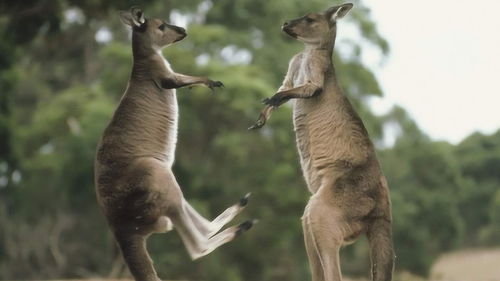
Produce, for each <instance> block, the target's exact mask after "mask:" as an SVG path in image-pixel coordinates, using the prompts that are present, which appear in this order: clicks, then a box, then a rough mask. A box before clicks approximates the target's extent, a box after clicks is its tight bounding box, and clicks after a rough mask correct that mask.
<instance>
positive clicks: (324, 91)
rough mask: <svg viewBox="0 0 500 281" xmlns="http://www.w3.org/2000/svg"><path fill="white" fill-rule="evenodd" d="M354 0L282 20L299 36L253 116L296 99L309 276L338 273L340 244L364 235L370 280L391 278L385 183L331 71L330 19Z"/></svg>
mask: <svg viewBox="0 0 500 281" xmlns="http://www.w3.org/2000/svg"><path fill="white" fill-rule="evenodd" d="M352 6H353V5H352V4H344V5H340V6H335V7H332V8H330V9H328V10H327V11H325V12H322V13H311V14H307V15H305V16H303V17H301V18H298V19H294V20H291V21H289V22H285V24H284V25H283V28H282V29H283V31H284V32H286V33H287V34H288V35H290V36H292V37H293V38H296V39H297V40H299V41H301V42H303V43H304V44H305V50H304V51H302V52H301V53H299V54H297V55H295V56H294V57H293V58H292V60H291V62H290V65H289V69H288V73H287V74H286V77H285V79H284V82H283V85H282V86H281V87H280V88H279V90H278V92H277V93H276V94H275V95H274V96H272V97H271V98H269V99H266V100H264V103H265V104H266V105H267V106H266V107H265V108H264V109H263V110H262V112H261V115H260V118H259V120H258V121H257V123H256V124H255V125H254V126H252V127H251V129H254V128H260V127H262V126H263V125H264V124H265V122H266V120H267V119H268V118H269V116H270V114H271V111H272V110H273V109H275V108H277V107H279V106H280V105H282V104H283V103H285V102H287V101H288V100H290V99H295V104H294V108H293V122H294V127H295V133H296V139H297V146H298V150H299V155H300V163H301V166H302V171H303V173H304V177H305V180H306V183H307V185H308V187H309V190H310V191H311V193H312V194H313V195H312V196H311V198H310V200H309V203H308V204H307V207H306V209H305V212H304V216H303V217H302V225H303V230H304V236H305V244H306V249H307V254H308V257H309V262H310V267H311V271H312V275H313V281H319V280H325V281H338V280H341V278H342V277H341V272H340V264H339V250H340V247H341V246H342V245H345V244H348V243H351V242H354V240H355V239H356V238H357V237H358V236H360V235H361V234H362V233H366V234H367V236H368V240H369V244H370V252H371V261H372V274H373V280H378V281H388V280H391V278H392V269H393V260H394V253H393V248H392V237H391V236H392V234H391V232H392V231H391V204H390V200H389V189H388V186H387V182H386V180H385V178H384V175H383V174H382V171H381V168H380V165H379V163H378V160H377V157H376V155H375V151H374V147H373V144H372V143H371V141H370V139H369V137H368V133H367V132H366V129H365V127H364V125H363V122H362V121H361V119H360V118H359V116H358V115H357V113H356V112H355V111H354V109H353V107H352V106H351V104H350V103H349V101H348V100H347V98H346V97H345V95H344V94H343V92H342V90H341V88H340V86H339V84H338V81H337V79H336V77H335V69H334V66H333V64H332V52H333V47H334V42H335V36H336V30H337V26H336V21H337V20H338V19H340V18H342V17H344V16H345V15H346V14H347V12H348V11H349V10H350V9H351V8H352Z"/></svg>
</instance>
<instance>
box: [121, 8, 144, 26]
mask: <svg viewBox="0 0 500 281" xmlns="http://www.w3.org/2000/svg"><path fill="white" fill-rule="evenodd" d="M120 19H121V20H122V22H123V23H124V24H126V25H128V26H130V27H134V26H136V27H140V26H141V25H142V24H143V23H144V22H145V21H146V20H145V19H144V13H143V12H142V10H141V9H140V8H138V7H132V8H131V9H130V12H125V11H120Z"/></svg>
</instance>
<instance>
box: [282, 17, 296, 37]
mask: <svg viewBox="0 0 500 281" xmlns="http://www.w3.org/2000/svg"><path fill="white" fill-rule="evenodd" d="M281 30H282V31H283V32H285V33H286V34H288V35H290V36H292V37H293V38H297V33H295V32H294V31H293V30H292V26H291V25H290V23H289V22H288V21H286V22H285V23H283V25H282V26H281Z"/></svg>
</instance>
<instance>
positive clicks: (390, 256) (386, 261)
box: [367, 218, 395, 281]
mask: <svg viewBox="0 0 500 281" xmlns="http://www.w3.org/2000/svg"><path fill="white" fill-rule="evenodd" d="M367 236H368V242H369V247H370V256H371V263H372V278H373V280H374V281H391V280H392V271H393V267H394V259H395V256H394V249H393V245H392V229H391V220H390V219H387V218H378V219H376V220H375V221H374V222H373V223H372V224H371V225H370V226H369V228H368V232H367Z"/></svg>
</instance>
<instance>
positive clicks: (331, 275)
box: [303, 196, 344, 281]
mask: <svg viewBox="0 0 500 281" xmlns="http://www.w3.org/2000/svg"><path fill="white" fill-rule="evenodd" d="M303 224H304V228H305V229H304V235H305V242H306V249H307V253H308V257H309V262H310V267H311V271H312V274H313V279H312V280H313V281H341V280H342V273H341V269H340V258H339V251H340V247H341V246H342V243H343V239H344V237H343V231H342V226H343V225H344V223H343V220H342V217H341V213H340V212H339V211H338V210H337V209H336V208H335V207H334V206H332V205H330V204H329V202H327V201H326V200H325V199H322V198H321V197H320V196H313V197H312V198H311V199H310V200H309V203H308V205H307V207H306V210H305V213H304V218H303Z"/></svg>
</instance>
